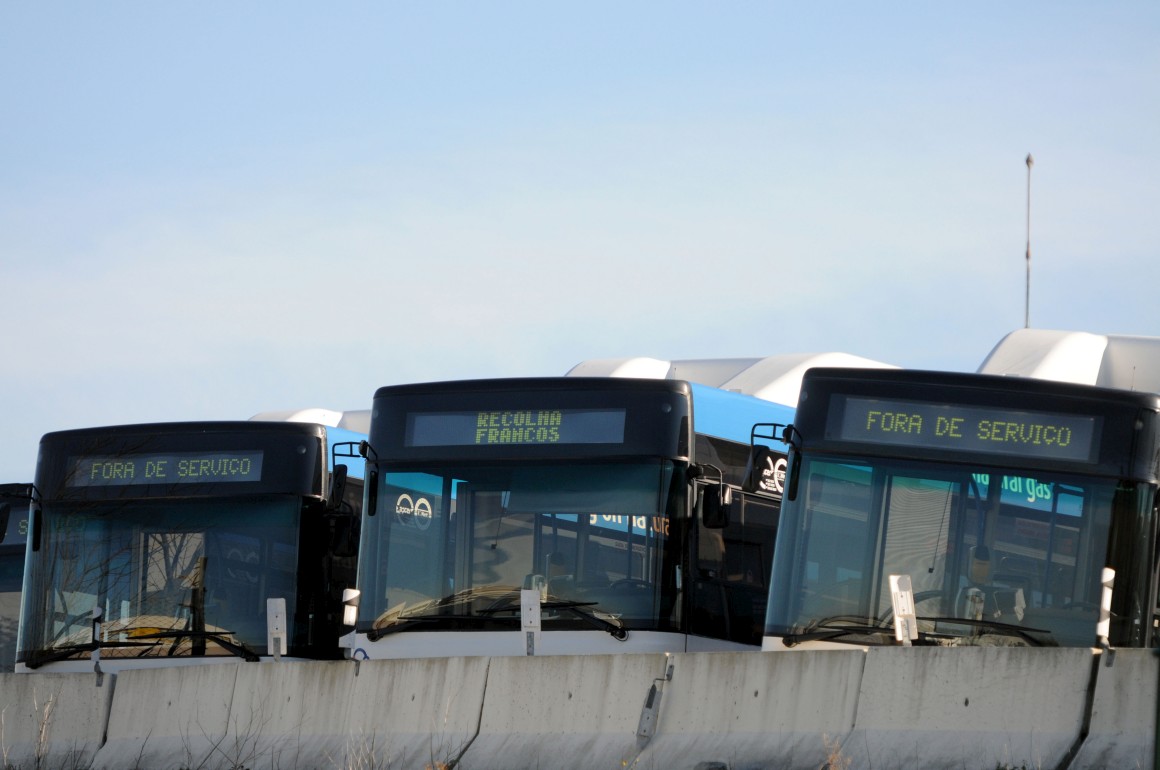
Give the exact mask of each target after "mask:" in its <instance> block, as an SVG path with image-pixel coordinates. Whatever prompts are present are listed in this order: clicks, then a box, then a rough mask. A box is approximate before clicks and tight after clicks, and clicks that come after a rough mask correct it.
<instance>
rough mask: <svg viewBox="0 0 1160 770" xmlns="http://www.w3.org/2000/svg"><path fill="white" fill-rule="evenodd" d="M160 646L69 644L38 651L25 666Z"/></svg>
mask: <svg viewBox="0 0 1160 770" xmlns="http://www.w3.org/2000/svg"><path fill="white" fill-rule="evenodd" d="M158 644H159V642H85V643H84V644H69V645H65V646H64V647H52V648H50V649H47V650H37V651H35V652H33V653H31V654H30V655H29V658H28V662H27V663H25V664H24V665H26V666H27V667H28V668H40V667H41V666H43V665H44V664H45V663H55V662H56V661H58V660H67V659H68V658H71V657H72V656H73V655H76V654H78V653H83V652H92V651H94V650H105V649H112V648H124V647H156V646H157V645H158Z"/></svg>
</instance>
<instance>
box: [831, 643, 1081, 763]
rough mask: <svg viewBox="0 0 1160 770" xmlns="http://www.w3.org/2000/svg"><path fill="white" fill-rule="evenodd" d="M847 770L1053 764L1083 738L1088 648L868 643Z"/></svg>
mask: <svg viewBox="0 0 1160 770" xmlns="http://www.w3.org/2000/svg"><path fill="white" fill-rule="evenodd" d="M866 655H867V657H866V669H865V672H864V673H863V675H862V690H861V693H860V694H859V697H858V714H857V719H856V724H855V730H854V732H853V733H852V734H851V735H850V736H849V737H848V738H847V739H846V740H845V741H843V743H842V747H841V753H842V755H843V756H844V757H846V758H849V759H851V760H852V766H854V767H873V768H874V770H892V768H898V769H899V770H903V769H909V768H915V767H922V768H924V770H938V769H939V768H946V770H995V768H1020V767H1028V768H1052V767H1058V766H1059V765H1060V763H1061V761H1062V760H1063V759H1064V758H1065V757H1066V756H1067V754H1068V752H1069V751H1071V749H1072V748H1073V747H1074V746H1075V745H1076V743H1077V741H1078V740H1079V738H1080V735H1081V728H1082V724H1083V715H1084V709H1085V703H1086V694H1087V687H1088V682H1089V679H1090V676H1091V667H1092V653H1091V651H1090V650H1088V649H1083V648H1069V649H1044V648H1036V647H969V648H961V647H957V648H946V647H914V648H902V647H892V648H873V649H871V650H870V651H869V652H868V653H867V654H866Z"/></svg>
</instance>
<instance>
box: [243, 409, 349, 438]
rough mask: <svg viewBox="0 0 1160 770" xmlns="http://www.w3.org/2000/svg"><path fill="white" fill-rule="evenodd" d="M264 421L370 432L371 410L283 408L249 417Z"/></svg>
mask: <svg viewBox="0 0 1160 770" xmlns="http://www.w3.org/2000/svg"><path fill="white" fill-rule="evenodd" d="M250 419H251V420H258V421H266V422H311V423H315V424H316V425H325V426H327V427H329V428H342V429H344V430H349V431H354V432H355V433H370V430H371V410H369V409H356V410H354V411H350V412H336V411H334V410H333V409H320V408H314V409H284V410H282V411H275V412H261V413H259V414H256V415H254V416H253V417H251V418H250Z"/></svg>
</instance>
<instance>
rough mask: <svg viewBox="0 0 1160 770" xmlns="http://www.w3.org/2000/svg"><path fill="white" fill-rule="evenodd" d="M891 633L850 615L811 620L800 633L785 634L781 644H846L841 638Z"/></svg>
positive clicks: (787, 645) (854, 642)
mask: <svg viewBox="0 0 1160 770" xmlns="http://www.w3.org/2000/svg"><path fill="white" fill-rule="evenodd" d="M887 633H892V629H888V628H885V627H883V626H879V625H870V624H868V623H867V622H866V619H865V618H860V617H854V616H851V615H834V616H832V617H828V618H818V619H817V620H811V621H810V622H809V623H807V624H806V626H805V627H804V628H803V629H802V630H801V632H800V633H796V634H786V635H785V636H783V637H782V643H783V644H784V645H785V646H786V647H793V646H795V645H798V644H802V643H804V642H817V641H826V640H833V641H835V642H843V643H847V642H846V641H845V640H843V639H842V638H841V637H843V636H871V635H875V634H887ZM848 643H849V644H863V643H865V642H857V641H852V640H851V641H849V642H848Z"/></svg>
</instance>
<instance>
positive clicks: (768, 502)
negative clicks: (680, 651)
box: [689, 493, 780, 645]
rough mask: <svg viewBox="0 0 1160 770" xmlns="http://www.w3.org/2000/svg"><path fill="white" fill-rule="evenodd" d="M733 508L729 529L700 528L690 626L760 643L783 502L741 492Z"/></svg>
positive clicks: (711, 634)
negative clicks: (774, 546) (781, 503)
mask: <svg viewBox="0 0 1160 770" xmlns="http://www.w3.org/2000/svg"><path fill="white" fill-rule="evenodd" d="M733 510H734V511H735V514H734V516H733V517H732V518H731V521H730V522H729V524H728V525H727V526H726V527H725V528H724V529H709V528H707V527H705V526H703V525H702V526H698V528H697V564H696V565H695V566H696V569H695V570H694V585H693V599H692V601H693V615H692V617H691V618H690V628H689V630H690V632H691V633H693V634H696V635H699V636H708V637H711V638H715V639H728V640H730V641H734V642H741V643H743V644H751V645H759V644H761V636H762V633H763V629H764V623H765V605H766V601H767V599H768V596H769V582H770V581H769V576H770V569H771V567H772V561H773V543H774V540H775V539H776V536H777V520H778V516H779V514H780V505H779V504H778V502H777V501H776V500H773V499H770V498H766V497H763V496H759V495H751V494H746V493H735V495H734V501H733Z"/></svg>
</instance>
